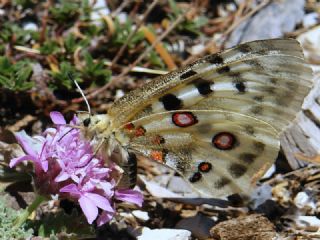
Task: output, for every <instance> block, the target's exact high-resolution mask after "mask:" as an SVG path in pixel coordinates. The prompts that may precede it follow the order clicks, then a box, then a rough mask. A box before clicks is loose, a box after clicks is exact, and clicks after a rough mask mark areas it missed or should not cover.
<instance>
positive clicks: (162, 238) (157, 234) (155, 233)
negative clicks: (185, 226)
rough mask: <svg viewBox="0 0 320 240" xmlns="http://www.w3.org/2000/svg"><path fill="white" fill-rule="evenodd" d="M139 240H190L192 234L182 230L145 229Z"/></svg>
mask: <svg viewBox="0 0 320 240" xmlns="http://www.w3.org/2000/svg"><path fill="white" fill-rule="evenodd" d="M137 239H138V240H152V239H154V240H155V239H156V240H188V239H191V232H189V231H188V230H182V229H152V230H151V229H150V228H146V227H144V228H143V229H142V233H141V235H140V236H138V237H137Z"/></svg>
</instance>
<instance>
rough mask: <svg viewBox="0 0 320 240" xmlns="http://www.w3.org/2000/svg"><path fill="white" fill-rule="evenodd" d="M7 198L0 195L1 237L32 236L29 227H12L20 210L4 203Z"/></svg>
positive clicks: (24, 237)
mask: <svg viewBox="0 0 320 240" xmlns="http://www.w3.org/2000/svg"><path fill="white" fill-rule="evenodd" d="M6 202H7V199H6V198H5V197H3V196H1V197H0V236H1V239H27V238H30V237H32V236H33V230H32V229H31V228H29V229H25V228H24V226H20V227H13V226H14V225H15V220H16V218H17V217H18V216H19V215H20V214H21V211H17V210H14V209H12V208H10V207H8V206H7V205H6Z"/></svg>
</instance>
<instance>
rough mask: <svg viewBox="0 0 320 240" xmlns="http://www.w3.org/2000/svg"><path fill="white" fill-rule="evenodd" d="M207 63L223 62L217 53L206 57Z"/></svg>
mask: <svg viewBox="0 0 320 240" xmlns="http://www.w3.org/2000/svg"><path fill="white" fill-rule="evenodd" d="M206 60H207V61H208V62H209V63H212V64H223V62H224V61H223V58H222V57H221V56H220V55H219V54H213V55H210V56H208V57H207V58H206Z"/></svg>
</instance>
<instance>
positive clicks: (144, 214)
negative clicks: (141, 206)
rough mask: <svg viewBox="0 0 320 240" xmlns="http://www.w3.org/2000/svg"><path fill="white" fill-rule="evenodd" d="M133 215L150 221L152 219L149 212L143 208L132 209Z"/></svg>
mask: <svg viewBox="0 0 320 240" xmlns="http://www.w3.org/2000/svg"><path fill="white" fill-rule="evenodd" d="M132 214H133V216H135V217H136V218H138V219H140V220H142V221H148V220H149V219H150V217H149V215H148V213H147V212H144V211H141V210H134V211H132Z"/></svg>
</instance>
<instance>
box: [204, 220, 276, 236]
mask: <svg viewBox="0 0 320 240" xmlns="http://www.w3.org/2000/svg"><path fill="white" fill-rule="evenodd" d="M210 234H211V236H212V237H215V238H217V239H219V240H248V239H254V240H273V239H275V238H276V236H277V233H276V232H275V230H274V226H273V224H272V223H271V222H269V220H268V219H267V218H265V217H263V216H262V215H259V214H253V215H249V216H244V217H238V218H236V219H231V220H228V221H224V222H221V223H219V224H217V225H216V226H214V227H213V228H212V229H211V230H210Z"/></svg>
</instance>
